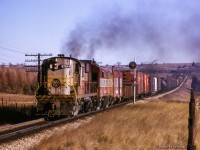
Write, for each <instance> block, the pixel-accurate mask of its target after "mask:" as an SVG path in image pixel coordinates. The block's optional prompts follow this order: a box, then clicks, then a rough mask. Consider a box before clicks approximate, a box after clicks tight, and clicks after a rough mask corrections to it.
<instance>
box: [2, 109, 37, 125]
mask: <svg viewBox="0 0 200 150" xmlns="http://www.w3.org/2000/svg"><path fill="white" fill-rule="evenodd" d="M35 112H36V108H35V107H18V108H15V107H1V108H0V125H4V124H16V123H21V122H24V121H29V120H32V119H35V118H36V116H35V115H34V114H35Z"/></svg>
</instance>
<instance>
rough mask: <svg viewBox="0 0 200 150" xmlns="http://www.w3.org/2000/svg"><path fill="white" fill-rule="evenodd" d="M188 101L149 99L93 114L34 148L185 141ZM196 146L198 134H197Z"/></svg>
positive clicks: (116, 148)
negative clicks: (91, 118) (93, 116)
mask: <svg viewBox="0 0 200 150" xmlns="http://www.w3.org/2000/svg"><path fill="white" fill-rule="evenodd" d="M187 121H188V104H187V103H172V102H164V101H152V102H149V103H140V104H136V105H135V106H133V105H127V106H123V107H121V108H119V109H114V110H111V111H109V112H105V113H102V114H99V115H97V116H95V118H94V119H93V120H92V121H91V122H90V123H88V124H85V125H82V126H81V127H80V128H78V129H76V130H71V131H63V133H58V134H57V135H54V136H53V137H51V138H50V139H48V140H46V141H43V142H41V144H40V145H39V146H38V147H37V149H42V150H43V149H49V150H54V149H64V150H65V149H72V150H73V149H74V150H76V149H83V150H93V149H98V150H105V149H113V150H121V149H126V150H129V149H130V150H132V149H136V150H145V149H146V150H153V149H157V148H158V146H159V145H160V146H162V145H166V146H169V145H171V146H182V147H185V146H186V144H187V135H188V128H187V123H188V122H187ZM197 139H198V141H197V142H198V145H200V136H199V135H197Z"/></svg>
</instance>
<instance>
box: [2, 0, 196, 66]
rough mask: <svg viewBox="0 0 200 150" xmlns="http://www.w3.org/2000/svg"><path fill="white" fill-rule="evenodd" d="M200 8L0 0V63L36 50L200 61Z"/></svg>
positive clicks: (181, 0)
mask: <svg viewBox="0 0 200 150" xmlns="http://www.w3.org/2000/svg"><path fill="white" fill-rule="evenodd" d="M199 10H200V3H199V2H198V1H197V0H192V1H191V0H123V1H122V0H84V1H83V0H56V1H55V0H17V1H16V0H0V52H1V55H0V64H1V63H5V64H8V63H12V64H16V63H24V62H25V59H34V57H25V54H37V53H41V54H49V53H52V54H53V56H56V55H57V54H61V53H64V54H65V55H66V56H69V55H70V54H71V55H72V56H73V57H76V58H78V59H93V58H94V59H95V60H96V61H97V62H102V64H110V65H114V64H116V63H117V62H121V63H122V64H128V63H129V62H130V61H132V60H134V59H135V60H136V62H137V63H149V62H152V61H153V60H157V62H158V63H186V62H193V61H194V62H200V50H199V48H200V11H199ZM45 58H48V57H43V59H45Z"/></svg>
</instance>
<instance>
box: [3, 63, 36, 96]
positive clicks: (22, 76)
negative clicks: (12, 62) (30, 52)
mask: <svg viewBox="0 0 200 150" xmlns="http://www.w3.org/2000/svg"><path fill="white" fill-rule="evenodd" d="M36 89H37V73H32V72H30V73H29V72H26V69H25V68H24V67H23V66H15V67H12V66H9V67H2V66H1V67H0V92H1V93H10V94H34V93H35V91H36Z"/></svg>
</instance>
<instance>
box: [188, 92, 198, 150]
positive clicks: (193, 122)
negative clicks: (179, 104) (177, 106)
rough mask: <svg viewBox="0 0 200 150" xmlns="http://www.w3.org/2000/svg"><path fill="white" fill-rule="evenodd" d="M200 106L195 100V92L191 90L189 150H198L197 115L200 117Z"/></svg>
mask: <svg viewBox="0 0 200 150" xmlns="http://www.w3.org/2000/svg"><path fill="white" fill-rule="evenodd" d="M197 108H198V106H197V102H196V100H195V98H194V92H193V90H192V89H191V92H190V103H189V119H188V145H187V150H196V149H197V147H196V145H195V138H196V126H197V115H198V112H197V111H198V109H197Z"/></svg>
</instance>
